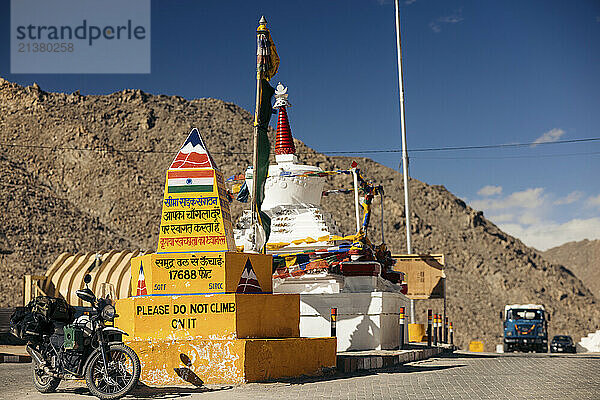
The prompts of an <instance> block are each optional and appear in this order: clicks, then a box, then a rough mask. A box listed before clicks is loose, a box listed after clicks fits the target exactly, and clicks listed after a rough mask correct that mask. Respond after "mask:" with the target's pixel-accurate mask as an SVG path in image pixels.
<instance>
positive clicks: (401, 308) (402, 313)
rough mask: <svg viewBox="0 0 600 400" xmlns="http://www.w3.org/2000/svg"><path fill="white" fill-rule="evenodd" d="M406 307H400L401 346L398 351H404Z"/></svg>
mask: <svg viewBox="0 0 600 400" xmlns="http://www.w3.org/2000/svg"><path fill="white" fill-rule="evenodd" d="M404 322H405V321H404V307H400V340H399V342H400V343H399V345H398V349H400V350H402V349H404V343H405V341H406V340H405V339H404Z"/></svg>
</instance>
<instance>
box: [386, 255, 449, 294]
mask: <svg viewBox="0 0 600 400" xmlns="http://www.w3.org/2000/svg"><path fill="white" fill-rule="evenodd" d="M392 258H394V259H395V260H396V264H395V265H394V267H393V268H394V271H400V272H404V274H405V280H406V283H407V286H408V291H407V293H406V295H407V296H408V297H409V298H411V299H415V300H419V299H443V298H444V279H445V278H446V276H445V275H444V255H443V254H393V255H392Z"/></svg>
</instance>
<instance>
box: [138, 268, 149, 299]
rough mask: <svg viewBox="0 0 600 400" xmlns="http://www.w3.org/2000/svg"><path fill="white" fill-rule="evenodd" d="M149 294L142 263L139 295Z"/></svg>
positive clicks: (139, 277)
mask: <svg viewBox="0 0 600 400" xmlns="http://www.w3.org/2000/svg"><path fill="white" fill-rule="evenodd" d="M147 294H148V290H147V289H146V278H145V277H144V266H143V265H142V263H140V275H139V276H138V284H137V296H145V295H147Z"/></svg>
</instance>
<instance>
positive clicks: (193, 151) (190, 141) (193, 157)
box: [169, 128, 219, 169]
mask: <svg viewBox="0 0 600 400" xmlns="http://www.w3.org/2000/svg"><path fill="white" fill-rule="evenodd" d="M179 168H214V169H219V168H218V167H217V164H216V163H215V161H214V160H213V158H212V157H211V155H210V153H209V152H208V150H207V149H206V145H205V144H204V140H202V137H201V136H200V132H198V129H197V128H194V129H192V131H191V132H190V134H189V135H188V137H187V139H186V140H185V142H184V143H183V146H182V147H181V149H179V153H177V156H175V159H174V160H173V162H172V163H171V166H170V167H169V169H179Z"/></svg>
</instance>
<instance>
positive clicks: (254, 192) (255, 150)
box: [250, 16, 267, 252]
mask: <svg viewBox="0 0 600 400" xmlns="http://www.w3.org/2000/svg"><path fill="white" fill-rule="evenodd" d="M266 24H267V20H266V19H265V17H264V16H262V17H261V18H260V21H259V22H258V25H259V26H260V25H266ZM256 40H257V53H258V33H257V34H256ZM260 91H261V87H260V64H259V62H258V55H257V62H256V106H255V108H254V147H253V151H252V196H251V198H252V202H251V205H250V207H251V208H250V210H251V213H252V225H251V226H252V230H253V232H252V234H253V237H252V239H253V243H252V250H254V251H257V252H260V250H261V249H259V248H257V247H258V246H257V244H258V243H257V233H258V232H257V226H258V221H259V217H258V208H257V206H256V204H257V203H256V199H257V198H258V184H257V180H256V178H257V176H258V113H259V110H260V96H261V93H260Z"/></svg>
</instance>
